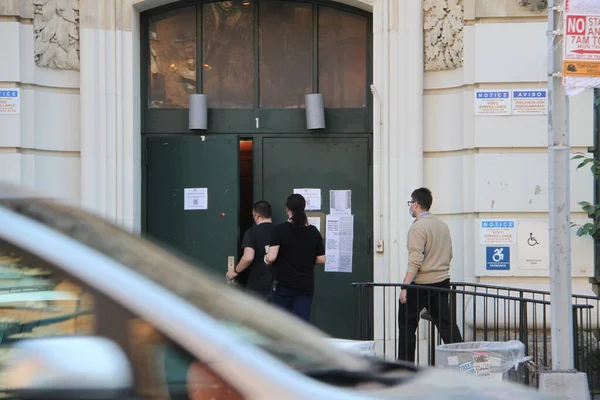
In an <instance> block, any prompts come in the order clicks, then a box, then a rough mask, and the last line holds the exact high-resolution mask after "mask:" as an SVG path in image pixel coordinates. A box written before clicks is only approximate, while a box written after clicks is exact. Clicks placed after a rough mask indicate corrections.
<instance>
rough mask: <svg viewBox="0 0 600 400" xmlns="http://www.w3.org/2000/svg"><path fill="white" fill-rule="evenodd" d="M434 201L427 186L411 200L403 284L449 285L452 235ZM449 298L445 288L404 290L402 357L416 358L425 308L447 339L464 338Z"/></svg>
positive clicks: (401, 337)
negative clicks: (417, 333) (434, 210)
mask: <svg viewBox="0 0 600 400" xmlns="http://www.w3.org/2000/svg"><path fill="white" fill-rule="evenodd" d="M432 203H433V197H432V195H431V191H430V190H429V189H427V188H420V189H417V190H415V191H414V192H413V193H412V195H411V200H410V201H409V202H408V206H409V207H410V208H409V213H410V215H411V216H413V217H414V218H416V219H415V221H414V222H413V224H412V226H411V227H410V230H409V231H408V244H407V245H408V258H409V262H408V271H407V272H406V277H405V278H404V284H405V285H415V286H429V287H431V286H433V287H436V288H441V289H450V261H452V237H451V236H450V229H448V225H446V223H445V222H443V221H441V220H440V219H438V218H436V217H435V216H433V215H432V214H431V213H430V212H429V209H430V208H431V204H432ZM448 299H449V293H448V292H443V291H437V290H430V289H427V288H420V287H411V288H408V289H403V290H402V292H401V294H400V304H399V309H398V328H399V337H398V359H399V360H406V361H411V362H414V361H415V345H416V338H415V331H416V329H417V325H418V323H419V315H420V313H421V310H423V308H426V309H427V311H429V313H430V314H431V317H432V320H433V323H434V324H435V325H436V327H437V328H438V330H439V332H440V336H441V337H442V340H443V341H444V343H455V342H462V340H463V339H462V336H461V334H460V331H459V330H458V326H457V325H456V323H455V319H454V318H453V317H452V315H451V312H450V305H449V301H448Z"/></svg>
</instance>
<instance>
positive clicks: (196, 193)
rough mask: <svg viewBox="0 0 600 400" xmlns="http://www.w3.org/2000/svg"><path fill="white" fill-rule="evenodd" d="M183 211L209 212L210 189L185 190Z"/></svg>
mask: <svg viewBox="0 0 600 400" xmlns="http://www.w3.org/2000/svg"><path fill="white" fill-rule="evenodd" d="M183 209H184V210H207V209H208V189H207V188H187V189H183Z"/></svg>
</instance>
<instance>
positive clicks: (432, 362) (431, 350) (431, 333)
mask: <svg viewBox="0 0 600 400" xmlns="http://www.w3.org/2000/svg"><path fill="white" fill-rule="evenodd" d="M429 365H435V324H434V323H433V320H431V321H429Z"/></svg>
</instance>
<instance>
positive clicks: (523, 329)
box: [519, 292, 529, 354]
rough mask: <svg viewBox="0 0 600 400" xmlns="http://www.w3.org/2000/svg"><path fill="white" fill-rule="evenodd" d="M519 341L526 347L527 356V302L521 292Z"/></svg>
mask: <svg viewBox="0 0 600 400" xmlns="http://www.w3.org/2000/svg"><path fill="white" fill-rule="evenodd" d="M519 297H520V298H521V300H520V301H519V340H520V341H521V343H523V344H524V345H525V354H529V338H528V337H527V336H528V335H527V334H528V329H527V328H528V326H527V325H528V324H527V322H528V321H527V300H526V299H525V295H524V294H523V292H519Z"/></svg>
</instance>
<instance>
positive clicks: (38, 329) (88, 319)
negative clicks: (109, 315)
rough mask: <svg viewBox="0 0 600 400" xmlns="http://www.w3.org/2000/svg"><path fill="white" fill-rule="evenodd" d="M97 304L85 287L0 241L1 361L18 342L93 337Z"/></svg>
mask: <svg viewBox="0 0 600 400" xmlns="http://www.w3.org/2000/svg"><path fill="white" fill-rule="evenodd" d="M94 304H95V298H94V296H93V295H92V294H91V293H90V292H89V291H88V290H86V289H85V288H84V287H83V286H82V285H80V284H78V283H76V282H74V281H73V280H71V279H68V278H66V277H65V276H61V275H59V274H58V273H57V272H56V271H54V270H52V269H50V268H48V267H47V266H46V265H45V264H44V263H43V262H41V261H39V260H34V259H31V258H28V257H27V256H26V255H25V254H22V253H20V252H19V251H16V250H13V249H12V248H11V249H8V248H6V247H5V246H4V244H3V243H1V242H0V360H2V359H4V358H5V356H6V355H7V353H8V352H9V351H10V349H11V347H12V345H14V343H15V342H17V341H19V340H23V339H27V338H40V337H50V336H65V335H89V334H93V333H94V332H95V330H96V322H95V308H94ZM4 387H5V386H4V382H1V380H0V391H1V390H2V389H4Z"/></svg>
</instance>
